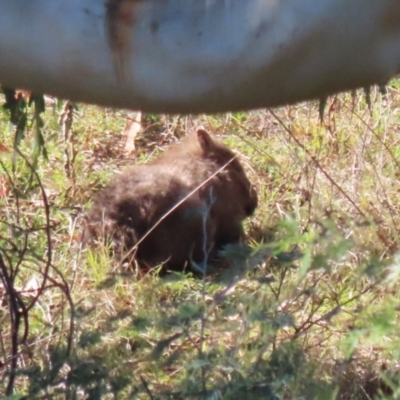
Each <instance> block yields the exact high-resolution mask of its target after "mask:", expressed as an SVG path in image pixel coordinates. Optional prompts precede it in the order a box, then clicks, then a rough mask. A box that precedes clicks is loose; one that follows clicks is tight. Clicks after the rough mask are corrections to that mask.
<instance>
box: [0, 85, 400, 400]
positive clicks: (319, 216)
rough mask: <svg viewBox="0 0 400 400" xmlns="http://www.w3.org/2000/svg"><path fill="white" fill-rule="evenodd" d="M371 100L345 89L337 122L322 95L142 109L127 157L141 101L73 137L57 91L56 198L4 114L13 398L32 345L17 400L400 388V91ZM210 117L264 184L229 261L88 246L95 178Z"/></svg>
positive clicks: (4, 342) (340, 395)
mask: <svg viewBox="0 0 400 400" xmlns="http://www.w3.org/2000/svg"><path fill="white" fill-rule="evenodd" d="M396 83H397V82H396ZM371 97H372V106H371V108H369V107H368V105H367V104H366V101H365V97H364V95H363V93H362V92H360V93H357V96H355V97H352V96H351V95H349V94H342V95H338V96H335V97H334V98H330V99H329V100H328V103H327V105H326V108H325V110H324V119H323V121H322V122H321V120H320V118H319V108H318V103H317V102H311V103H302V104H300V105H296V106H290V107H289V106H288V107H282V108H279V109H275V110H259V111H254V112H250V113H235V114H224V115H214V116H204V115H202V116H196V117H194V116H188V117H180V116H173V117H169V116H164V115H145V116H144V117H143V122H142V133H141V134H139V136H138V138H137V140H136V153H135V154H134V155H133V156H131V157H130V158H126V157H125V156H124V152H123V147H124V137H123V135H122V130H123V127H124V124H125V119H126V115H127V112H126V111H117V110H111V109H103V108H98V107H93V106H84V105H80V106H79V109H78V110H77V111H75V113H74V119H73V124H72V132H71V135H70V138H68V140H64V138H63V134H62V127H61V126H60V124H59V122H58V115H59V110H60V107H59V106H57V105H56V104H54V103H52V102H50V101H48V102H47V106H46V113H45V114H44V116H43V119H44V129H43V135H44V138H45V145H46V148H47V152H48V156H49V159H48V160H45V159H44V158H40V159H39V162H38V166H37V172H38V175H39V178H40V182H41V184H42V185H43V187H44V189H45V191H46V198H43V196H42V194H41V190H40V185H39V181H38V180H37V179H36V177H35V176H34V175H33V174H32V171H31V170H30V168H29V166H28V165H27V163H26V162H25V161H24V160H23V159H22V158H21V157H20V156H15V155H14V153H13V140H14V139H13V131H12V129H10V126H9V124H8V117H7V115H6V114H5V113H3V114H2V115H0V143H1V144H2V145H3V147H4V148H3V147H2V148H3V151H2V152H1V153H0V157H1V158H0V159H1V161H2V163H3V164H2V166H1V169H0V176H1V177H2V178H3V180H4V181H5V182H6V185H7V187H8V188H9V192H8V195H7V196H2V197H0V254H1V256H2V259H3V264H4V265H3V268H2V269H1V272H0V277H1V279H2V280H1V281H0V374H1V376H2V380H1V381H0V382H1V383H0V397H2V398H4V397H5V396H6V393H7V385H8V384H9V382H10V376H11V375H12V368H13V364H12V360H13V357H12V355H13V354H18V357H17V358H16V360H17V363H16V365H14V367H15V368H16V375H15V381H14V383H13V386H14V397H10V399H11V398H13V399H14V398H15V399H17V398H18V399H20V398H27V399H34V398H38V399H44V398H46V399H47V398H55V399H64V398H65V399H267V400H269V399H321V400H325V399H332V400H333V399H343V400H352V399H355V400H357V399H366V400H368V399H373V398H377V399H378V398H381V399H397V398H399V396H400V389H399V388H400V384H399V374H398V364H397V360H398V357H399V350H398V349H399V348H400V346H399V344H400V343H399V341H400V333H399V332H400V329H399V328H400V322H399V317H398V308H399V295H398V289H399V285H398V275H399V267H398V264H399V256H398V253H399V244H400V240H399V227H400V219H399V218H400V206H399V204H400V185H399V183H398V178H399V174H400V169H399V165H400V158H399V157H400V140H399V138H398V126H399V122H400V116H399V112H398V110H399V102H400V98H399V94H398V89H397V87H396V86H395V85H392V86H389V88H388V94H387V96H386V97H382V96H381V95H380V94H379V93H378V91H374V90H373V91H372V92H371ZM0 99H1V98H0ZM199 125H203V126H204V127H205V128H206V129H208V130H210V131H212V132H215V133H216V134H217V135H218V136H220V137H221V138H222V139H223V141H224V142H225V143H226V144H228V145H229V146H230V147H232V148H234V149H236V151H237V152H238V153H239V154H240V157H241V160H242V162H243V164H244V165H245V168H246V171H247V173H248V175H249V177H250V179H251V181H252V182H254V184H255V185H256V187H257V190H258V193H259V200H260V201H259V203H260V204H259V208H258V210H257V212H256V214H255V216H254V217H253V218H251V219H249V220H248V221H247V222H246V232H247V243H248V245H249V247H242V246H230V247H229V248H227V249H226V251H225V252H224V256H225V258H226V259H227V260H228V261H229V265H230V268H229V269H228V270H226V269H224V268H222V267H221V270H218V266H216V268H217V270H218V271H217V273H216V274H214V275H212V276H209V277H207V278H205V279H199V278H197V277H193V276H192V275H190V274H189V275H185V274H178V273H175V274H171V275H169V276H167V277H163V278H160V277H159V276H158V272H157V270H155V271H152V272H150V273H141V272H140V271H136V270H127V269H126V268H125V267H124V266H121V265H119V264H118V263H117V261H115V260H113V259H110V257H109V255H108V251H107V249H106V248H101V247H99V248H97V249H94V250H93V249H92V250H91V249H82V248H81V246H80V240H79V237H80V233H81V231H82V226H83V215H84V211H85V209H87V207H88V206H89V205H90V201H91V198H92V196H93V194H94V193H95V191H96V190H98V189H99V188H100V187H101V186H102V185H104V184H105V183H106V182H107V181H108V179H109V178H110V176H111V175H112V174H113V173H114V171H116V170H120V169H122V168H123V167H124V166H126V165H129V164H131V163H145V162H147V161H148V160H149V159H152V158H153V157H156V156H157V154H158V153H159V152H160V151H162V149H163V148H165V147H166V146H168V145H169V144H170V143H173V142H175V141H176V140H178V138H180V137H182V136H183V135H184V134H185V132H190V131H194V129H195V128H196V127H197V126H199ZM32 137H33V133H31V132H29V131H28V132H27V134H26V138H25V139H24V140H23V141H22V142H21V145H20V149H21V151H22V152H23V154H25V156H26V157H27V158H28V160H29V159H31V157H32ZM6 149H8V151H7V150H6ZM67 155H68V159H69V160H70V161H69V165H67V164H66V160H67V158H66V156H67ZM68 171H69V172H68ZM0 189H1V187H0ZM47 210H48V211H49V214H48V215H47ZM50 250H51V253H50ZM49 254H51V262H50V263H49V261H48V257H49ZM5 271H6V272H5ZM5 274H6V275H7V274H8V275H9V280H8V283H9V284H7V282H5V280H6V278H7V276H6V275H5ZM44 277H46V281H45V285H44V286H43V287H42V282H43V280H44ZM10 282H11V283H10ZM13 290H15V291H14V292H13ZM10 293H11V294H12V296H10ZM13 298H17V299H19V300H18V301H19V303H17V308H16V310H17V311H16V312H17V314H18V315H19V316H20V317H21V325H20V327H19V341H18V343H17V344H18V348H17V349H14V350H13V349H12V343H13V340H12V326H11V323H10V309H11V310H12V309H13V305H12V299H13ZM30 305H32V308H30ZM24 307H25V308H24ZM18 310H19V311H18ZM14 311H15V310H14ZM14 326H15V325H14ZM25 326H26V327H28V330H27V332H26V334H25V335H24V332H25V328H24V327H25ZM14 344H15V342H14ZM10 374H11V375H10ZM9 392H10V390H9Z"/></svg>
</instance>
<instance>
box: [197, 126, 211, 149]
mask: <svg viewBox="0 0 400 400" xmlns="http://www.w3.org/2000/svg"><path fill="white" fill-rule="evenodd" d="M197 139H198V141H199V144H200V147H201V149H202V150H203V152H204V153H205V154H207V153H210V152H212V151H213V150H214V148H215V144H214V141H213V140H212V138H211V136H210V135H209V134H208V133H207V132H206V131H205V130H204V129H201V128H200V129H197Z"/></svg>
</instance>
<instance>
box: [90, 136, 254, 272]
mask: <svg viewBox="0 0 400 400" xmlns="http://www.w3.org/2000/svg"><path fill="white" fill-rule="evenodd" d="M196 188H197V190H195V189H196ZM180 202H181V203H180ZM174 207H175V208H174ZM256 207H257V194H256V192H255V190H254V188H253V187H252V185H251V184H250V182H249V180H248V179H247V176H246V174H245V172H244V170H243V168H242V166H241V164H240V162H239V161H238V159H237V158H236V156H235V154H234V153H233V152H232V151H231V150H230V149H229V148H228V147H226V146H225V145H223V144H222V143H220V142H219V141H217V140H216V139H214V138H212V137H211V136H210V135H209V134H208V133H207V132H205V131H204V130H202V129H199V130H198V131H197V135H192V136H190V137H188V138H186V139H185V140H184V141H183V142H182V143H180V144H178V145H175V146H172V147H171V148H170V149H168V150H167V151H166V152H165V154H164V155H163V156H161V157H160V158H158V159H156V160H155V161H154V162H152V163H150V164H148V165H141V166H134V167H131V168H129V169H127V170H125V171H124V172H123V173H122V174H121V175H116V176H114V177H113V179H112V180H111V182H110V183H109V184H108V185H107V186H106V187H105V188H104V189H103V190H102V191H100V192H99V193H98V194H97V196H96V197H95V199H94V204H93V206H92V208H91V209H90V210H89V212H88V215H87V225H86V228H85V233H84V240H87V239H96V238H97V239H99V238H102V239H108V240H111V242H112V245H113V250H114V251H117V252H120V253H121V254H122V255H124V256H126V254H127V253H130V254H131V255H134V256H135V258H136V259H137V260H138V261H139V263H140V264H145V265H147V266H156V265H159V264H161V263H164V264H165V265H166V266H167V267H169V268H171V269H183V268H184V266H185V265H186V264H188V265H189V266H190V261H193V262H195V263H200V262H202V261H204V260H206V259H207V258H209V257H212V256H215V254H216V252H217V250H218V249H220V248H221V247H222V246H224V245H226V244H228V243H233V242H237V241H239V240H240V238H241V236H242V233H243V228H242V221H243V220H244V219H245V218H246V217H248V216H249V215H251V214H252V213H253V212H254V210H255V208H256ZM171 210H172V211H171ZM170 211H171V212H170ZM169 212H170V213H169ZM136 245H137V246H136ZM188 262H189V263H188Z"/></svg>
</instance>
